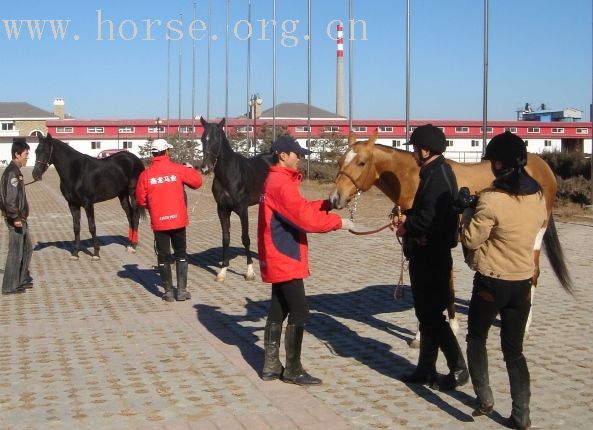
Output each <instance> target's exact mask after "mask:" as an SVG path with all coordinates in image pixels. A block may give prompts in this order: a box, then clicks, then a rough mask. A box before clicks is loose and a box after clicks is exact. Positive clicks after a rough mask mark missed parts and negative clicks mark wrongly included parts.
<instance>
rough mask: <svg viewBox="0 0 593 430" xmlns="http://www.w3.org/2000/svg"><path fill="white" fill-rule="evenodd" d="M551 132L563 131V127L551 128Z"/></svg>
mask: <svg viewBox="0 0 593 430" xmlns="http://www.w3.org/2000/svg"><path fill="white" fill-rule="evenodd" d="M552 133H564V129H563V128H553V129H552Z"/></svg>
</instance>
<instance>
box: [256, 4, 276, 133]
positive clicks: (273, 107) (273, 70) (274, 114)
mask: <svg viewBox="0 0 593 430" xmlns="http://www.w3.org/2000/svg"><path fill="white" fill-rule="evenodd" d="M272 9H273V15H274V18H273V19H274V24H273V26H272V28H273V29H274V37H273V38H272V39H273V41H272V141H274V140H276V0H273V1H272ZM254 132H255V131H254Z"/></svg>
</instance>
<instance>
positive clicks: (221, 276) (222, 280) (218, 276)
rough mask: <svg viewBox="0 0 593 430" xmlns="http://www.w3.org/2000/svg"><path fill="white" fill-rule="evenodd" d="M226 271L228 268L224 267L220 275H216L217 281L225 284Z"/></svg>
mask: <svg viewBox="0 0 593 430" xmlns="http://www.w3.org/2000/svg"><path fill="white" fill-rule="evenodd" d="M226 269H228V267H223V268H222V269H220V272H218V275H216V280H217V281H218V282H224V280H225V279H226Z"/></svg>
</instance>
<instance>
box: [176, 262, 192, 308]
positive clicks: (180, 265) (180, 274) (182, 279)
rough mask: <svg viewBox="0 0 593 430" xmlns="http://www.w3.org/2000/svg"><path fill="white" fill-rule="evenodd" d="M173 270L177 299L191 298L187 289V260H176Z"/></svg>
mask: <svg viewBox="0 0 593 430" xmlns="http://www.w3.org/2000/svg"><path fill="white" fill-rule="evenodd" d="M175 271H176V272H177V297H176V299H177V301H183V300H189V299H191V294H190V293H189V291H187V260H185V259H182V260H177V262H176V263H175Z"/></svg>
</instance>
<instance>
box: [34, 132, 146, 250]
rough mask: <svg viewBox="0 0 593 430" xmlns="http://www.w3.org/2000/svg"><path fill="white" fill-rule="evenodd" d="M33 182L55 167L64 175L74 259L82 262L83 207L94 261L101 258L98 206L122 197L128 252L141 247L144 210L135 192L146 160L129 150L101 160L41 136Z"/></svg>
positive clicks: (61, 186) (62, 179)
mask: <svg viewBox="0 0 593 430" xmlns="http://www.w3.org/2000/svg"><path fill="white" fill-rule="evenodd" d="M35 156H36V160H35V167H34V168H33V179H35V181H40V180H41V179H42V177H43V174H44V173H45V171H46V170H47V168H48V167H49V166H50V165H51V164H53V165H54V166H55V167H56V171H57V172H58V175H59V176H60V190H61V191H62V195H63V196H64V198H65V199H66V201H67V202H68V207H69V208H70V212H71V214H72V220H73V226H74V242H75V244H74V248H73V250H72V258H73V259H78V252H79V249H80V208H81V207H84V210H85V212H86V214H87V219H88V225H89V232H90V233H91V236H92V238H93V248H94V254H93V259H99V258H100V257H99V241H98V240H97V234H96V230H97V228H96V225H95V211H94V204H95V203H98V202H102V201H105V200H109V199H112V198H114V197H118V198H119V200H120V203H121V206H122V208H123V210H124V212H125V213H126V217H127V218H128V225H129V231H128V241H129V242H128V250H129V251H130V252H133V251H134V250H135V248H136V245H137V244H138V224H139V220H140V215H141V214H143V213H144V210H143V209H142V208H141V207H140V206H138V205H137V203H136V197H135V190H136V181H137V179H138V176H139V175H140V172H142V171H143V170H144V165H143V164H142V161H140V159H139V158H138V157H136V156H135V155H134V154H132V153H131V152H128V151H122V152H118V153H117V154H114V155H112V156H110V157H107V158H104V159H101V160H97V159H95V158H93V157H90V156H88V155H84V154H81V153H80V152H78V151H76V150H74V149H72V148H70V147H69V146H68V145H67V144H65V143H64V142H62V141H60V140H57V139H54V138H53V137H52V136H51V134H49V133H48V135H47V136H46V137H39V145H38V146H37V149H36V150H35Z"/></svg>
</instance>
